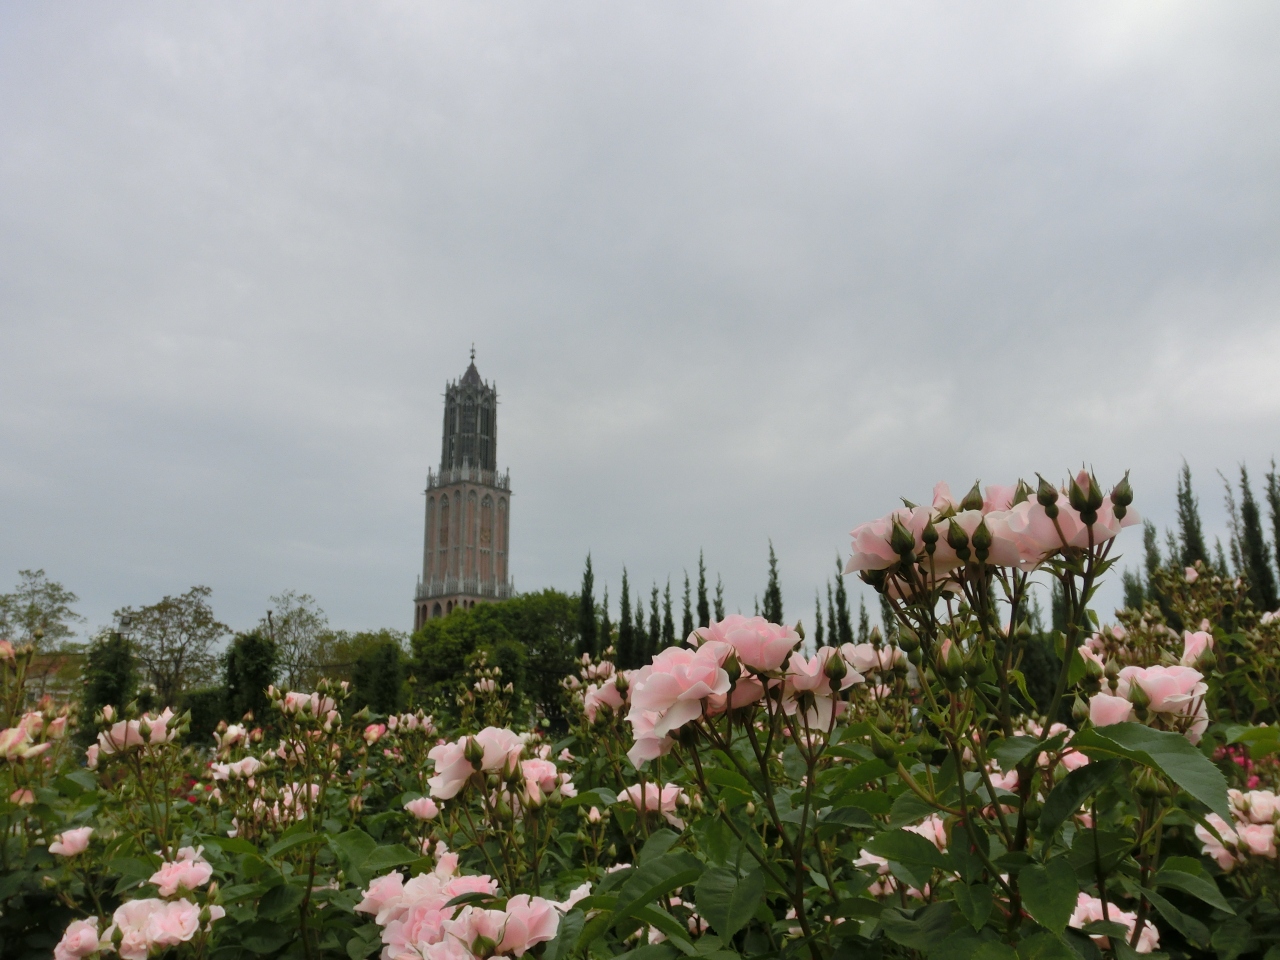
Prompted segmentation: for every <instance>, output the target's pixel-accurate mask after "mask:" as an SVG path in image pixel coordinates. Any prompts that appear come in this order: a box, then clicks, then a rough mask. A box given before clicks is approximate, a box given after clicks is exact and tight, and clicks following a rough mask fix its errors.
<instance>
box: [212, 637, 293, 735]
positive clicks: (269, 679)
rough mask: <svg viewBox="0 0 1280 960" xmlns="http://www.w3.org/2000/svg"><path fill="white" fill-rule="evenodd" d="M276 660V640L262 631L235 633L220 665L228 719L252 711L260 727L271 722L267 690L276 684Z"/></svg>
mask: <svg viewBox="0 0 1280 960" xmlns="http://www.w3.org/2000/svg"><path fill="white" fill-rule="evenodd" d="M279 658H280V652H279V649H278V648H277V647H276V644H275V641H274V640H272V639H271V638H270V637H268V636H264V635H263V633H262V631H261V630H250V631H248V632H247V633H240V634H236V638H235V639H234V640H233V641H232V642H231V646H230V648H228V650H227V655H226V658H225V659H224V660H223V664H222V675H223V678H224V679H223V686H224V687H225V689H226V714H227V719H228V720H233V721H236V720H239V719H240V718H242V717H243V716H244V715H245V714H246V713H250V712H251V713H252V714H253V717H254V721H255V722H256V723H257V724H259V725H260V726H261V725H265V724H267V723H269V722H270V721H271V719H272V718H271V709H270V705H271V701H270V700H269V699H268V697H267V687H269V686H271V685H272V684H273V683H275V682H276V670H277V667H278V664H279Z"/></svg>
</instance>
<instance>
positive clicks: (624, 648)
mask: <svg viewBox="0 0 1280 960" xmlns="http://www.w3.org/2000/svg"><path fill="white" fill-rule="evenodd" d="M639 612H640V610H639V607H638V606H637V608H636V613H639ZM635 637H636V625H635V622H634V621H633V620H632V619H631V585H630V583H628V582H627V568H626V567H623V568H622V601H621V607H620V608H619V610H618V649H617V651H616V652H617V662H618V663H619V664H623V663H630V662H631V660H632V658H634V656H635V649H636V640H635Z"/></svg>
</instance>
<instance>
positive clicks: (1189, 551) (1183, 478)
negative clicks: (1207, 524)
mask: <svg viewBox="0 0 1280 960" xmlns="http://www.w3.org/2000/svg"><path fill="white" fill-rule="evenodd" d="M1178 536H1179V547H1180V549H1181V554H1182V565H1183V566H1184V567H1190V566H1194V565H1195V562H1196V561H1197V560H1200V561H1203V562H1205V563H1207V562H1208V560H1209V551H1208V549H1207V548H1206V547H1205V544H1204V529H1203V527H1202V525H1201V523H1200V501H1199V500H1198V499H1197V498H1196V496H1195V494H1194V493H1192V492H1191V467H1190V466H1188V465H1187V461H1185V460H1183V461H1182V473H1180V474H1179V475H1178Z"/></svg>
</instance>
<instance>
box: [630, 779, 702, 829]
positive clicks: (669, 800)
mask: <svg viewBox="0 0 1280 960" xmlns="http://www.w3.org/2000/svg"><path fill="white" fill-rule="evenodd" d="M618 799H619V800H625V801H626V802H627V803H630V804H631V805H632V806H633V807H635V808H636V809H637V810H643V811H646V812H651V813H661V814H662V816H663V817H664V818H665V819H666V821H667V822H668V823H669V824H671V825H672V826H673V827H675V828H676V829H677V830H683V829H684V821H683V820H681V819H680V818H679V817H678V816H676V804H677V803H688V802H689V798H688V796H686V795H685V793H684V792H683V791H682V790H681V789H680V788H679V787H678V786H676V785H675V784H671V783H669V784H665V785H663V786H659V785H658V784H656V783H636V784H632V785H631V786H629V787H627V788H626V789H625V790H623V791H622V792H621V793H620V794H618Z"/></svg>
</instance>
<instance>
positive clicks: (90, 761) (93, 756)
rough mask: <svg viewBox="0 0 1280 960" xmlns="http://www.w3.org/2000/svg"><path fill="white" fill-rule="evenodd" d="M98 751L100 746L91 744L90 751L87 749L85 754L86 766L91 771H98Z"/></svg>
mask: <svg viewBox="0 0 1280 960" xmlns="http://www.w3.org/2000/svg"><path fill="white" fill-rule="evenodd" d="M98 750H99V747H98V745H97V744H96V743H93V744H90V745H89V747H88V749H86V750H85V752H84V761H85V766H87V767H88V768H89V769H90V770H97V769H98Z"/></svg>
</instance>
